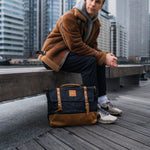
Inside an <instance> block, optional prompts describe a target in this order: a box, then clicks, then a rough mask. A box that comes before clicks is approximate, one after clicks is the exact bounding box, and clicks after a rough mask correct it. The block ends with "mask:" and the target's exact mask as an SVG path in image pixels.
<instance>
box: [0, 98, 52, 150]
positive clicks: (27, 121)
mask: <svg viewBox="0 0 150 150" xmlns="http://www.w3.org/2000/svg"><path fill="white" fill-rule="evenodd" d="M46 103H47V102H46V97H45V95H40V96H36V97H31V98H24V99H21V100H12V101H7V102H1V103H0V150H5V149H11V147H14V146H16V145H20V143H24V142H26V141H29V140H30V139H32V138H34V137H36V136H37V135H40V134H43V133H45V132H46V131H47V130H48V129H49V124H48V120H47V105H46Z"/></svg>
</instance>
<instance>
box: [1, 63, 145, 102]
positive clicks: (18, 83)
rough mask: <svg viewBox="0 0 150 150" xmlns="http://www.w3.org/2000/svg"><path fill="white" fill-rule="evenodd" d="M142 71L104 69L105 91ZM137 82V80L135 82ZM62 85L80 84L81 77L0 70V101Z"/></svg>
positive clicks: (41, 69) (40, 70)
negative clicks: (122, 79)
mask: <svg viewBox="0 0 150 150" xmlns="http://www.w3.org/2000/svg"><path fill="white" fill-rule="evenodd" d="M143 71H144V66H143V65H119V66H118V68H110V67H106V78H107V89H108V90H119V89H120V84H121V82H120V78H124V77H130V81H132V80H133V79H134V78H135V76H136V75H137V76H139V75H140V74H142V73H143ZM132 76H133V77H132ZM128 80H129V79H128ZM138 81H139V79H138V78H137V80H136V82H138ZM126 82H127V81H125V83H126ZM134 82H135V80H134ZM64 83H78V84H82V79H81V75H80V74H77V73H67V72H54V71H50V70H46V69H45V68H44V67H34V68H11V69H1V70H0V101H4V100H11V99H16V98H22V97H26V96H33V95H37V94H41V93H44V90H45V89H46V88H48V87H49V88H52V87H58V86H60V85H61V84H64ZM131 83H132V82H131Z"/></svg>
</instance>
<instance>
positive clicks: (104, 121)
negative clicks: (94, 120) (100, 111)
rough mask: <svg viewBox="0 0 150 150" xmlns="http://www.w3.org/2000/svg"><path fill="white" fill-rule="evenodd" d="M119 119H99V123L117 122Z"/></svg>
mask: <svg viewBox="0 0 150 150" xmlns="http://www.w3.org/2000/svg"><path fill="white" fill-rule="evenodd" d="M116 121H117V119H116V120H111V121H110V120H98V122H99V123H103V124H111V123H115V122H116Z"/></svg>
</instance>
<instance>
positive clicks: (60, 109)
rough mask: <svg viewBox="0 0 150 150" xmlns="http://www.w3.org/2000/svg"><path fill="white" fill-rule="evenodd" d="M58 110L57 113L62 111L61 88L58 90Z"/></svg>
mask: <svg viewBox="0 0 150 150" xmlns="http://www.w3.org/2000/svg"><path fill="white" fill-rule="evenodd" d="M57 99H58V109H57V110H56V111H55V112H58V111H62V103H61V97H60V88H57Z"/></svg>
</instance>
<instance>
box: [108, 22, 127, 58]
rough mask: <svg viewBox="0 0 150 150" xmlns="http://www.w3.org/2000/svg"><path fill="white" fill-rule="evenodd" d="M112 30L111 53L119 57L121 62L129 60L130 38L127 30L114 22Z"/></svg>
mask: <svg viewBox="0 0 150 150" xmlns="http://www.w3.org/2000/svg"><path fill="white" fill-rule="evenodd" d="M110 30H111V31H110V34H111V36H110V37H111V39H110V41H111V42H110V43H111V52H112V53H113V54H114V55H115V56H117V57H118V59H119V61H125V60H127V56H128V54H127V48H128V41H127V38H128V36H127V30H126V28H125V27H123V26H122V25H120V24H119V23H117V22H115V21H112V22H111V28H110Z"/></svg>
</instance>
